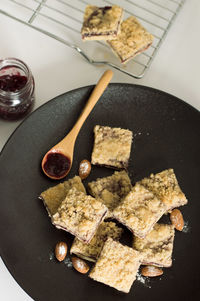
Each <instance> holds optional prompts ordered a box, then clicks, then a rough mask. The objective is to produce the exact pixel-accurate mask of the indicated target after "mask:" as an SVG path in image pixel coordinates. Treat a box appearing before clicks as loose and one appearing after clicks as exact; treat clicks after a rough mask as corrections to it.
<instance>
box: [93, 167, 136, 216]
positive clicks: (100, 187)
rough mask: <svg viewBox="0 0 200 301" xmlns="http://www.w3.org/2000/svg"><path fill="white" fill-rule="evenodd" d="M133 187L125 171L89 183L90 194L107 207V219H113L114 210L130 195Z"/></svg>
mask: <svg viewBox="0 0 200 301" xmlns="http://www.w3.org/2000/svg"><path fill="white" fill-rule="evenodd" d="M131 187H132V186H131V180H130V178H129V176H128V174H127V172H126V171H125V170H122V171H115V172H114V173H113V175H112V176H109V177H105V178H99V179H97V180H96V181H93V182H90V183H88V190H89V192H90V194H91V195H92V196H93V197H95V198H96V199H100V200H102V202H103V204H105V205H106V206H107V208H108V213H107V215H106V218H108V217H112V212H113V210H114V209H115V208H116V207H117V205H118V204H119V202H120V200H121V199H122V198H124V197H125V196H126V195H127V194H128V193H129V191H130V190H131Z"/></svg>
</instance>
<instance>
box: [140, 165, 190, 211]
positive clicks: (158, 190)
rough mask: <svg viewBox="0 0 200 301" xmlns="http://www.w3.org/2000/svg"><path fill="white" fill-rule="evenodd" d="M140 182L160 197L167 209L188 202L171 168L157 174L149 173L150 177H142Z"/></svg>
mask: <svg viewBox="0 0 200 301" xmlns="http://www.w3.org/2000/svg"><path fill="white" fill-rule="evenodd" d="M140 183H141V184H142V185H144V186H145V187H146V188H148V189H149V190H151V191H152V192H153V193H154V194H155V195H156V196H157V197H158V198H159V199H161V200H162V201H163V202H164V203H165V204H166V206H167V210H168V211H169V210H172V209H173V208H175V207H179V206H183V205H185V204H187V202H188V201H187V199H186V196H185V194H184V193H183V192H182V190H181V188H180V186H179V184H178V181H177V178H176V175H175V173H174V170H173V169H172V168H171V169H167V170H164V171H162V172H160V173H157V174H151V175H150V177H148V178H144V179H143V180H142V181H140Z"/></svg>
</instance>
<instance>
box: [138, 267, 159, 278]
mask: <svg viewBox="0 0 200 301" xmlns="http://www.w3.org/2000/svg"><path fill="white" fill-rule="evenodd" d="M141 274H142V276H145V277H157V276H161V275H162V274H163V270H162V269H160V268H158V267H155V266H153V265H147V266H145V267H144V268H142V270H141Z"/></svg>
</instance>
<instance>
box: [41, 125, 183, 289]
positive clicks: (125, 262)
mask: <svg viewBox="0 0 200 301" xmlns="http://www.w3.org/2000/svg"><path fill="white" fill-rule="evenodd" d="M132 138H133V134H132V132H131V131H130V130H128V129H121V128H111V127H108V126H100V125H96V126H95V128H94V145H93V151H92V156H91V163H92V164H93V165H99V166H106V167H109V168H113V169H118V171H115V172H114V173H113V174H112V175H111V176H108V177H104V178H98V179H96V180H95V181H92V182H90V183H88V192H89V194H86V189H85V187H84V185H83V183H82V181H81V178H80V177H79V176H75V177H73V178H72V179H69V180H67V181H65V182H63V183H60V184H58V185H56V186H54V187H51V188H49V189H47V190H46V191H44V192H42V193H41V195H40V199H42V200H43V202H44V205H45V207H46V209H47V211H48V214H49V216H50V218H51V221H52V223H53V224H54V225H55V226H56V227H57V228H59V229H62V230H65V231H67V232H69V233H71V234H73V235H74V236H75V238H74V241H73V244H72V246H71V249H70V253H71V254H76V255H77V256H78V257H80V258H83V259H85V260H88V261H92V262H94V263H95V264H94V267H93V268H92V270H91V271H90V273H89V277H90V278H92V279H94V280H96V281H99V282H102V283H104V284H107V285H109V286H111V287H114V288H116V289H117V290H119V291H122V292H126V293H128V292H129V291H130V288H131V286H132V284H133V282H134V280H135V279H136V274H137V272H138V269H139V267H140V265H153V266H157V267H170V266H171V265H172V250H173V241H174V234H175V230H174V226H173V225H172V224H162V223H158V221H159V219H160V218H161V217H162V216H163V214H166V213H168V212H170V211H171V210H172V209H173V208H175V207H179V206H182V205H185V204H186V203H187V199H186V197H185V195H184V193H183V192H182V191H181V189H180V187H179V184H178V182H177V178H176V176H175V173H174V171H173V169H167V170H164V171H161V172H159V173H157V174H151V175H150V176H149V177H146V178H144V179H142V180H141V181H139V182H137V183H136V184H135V185H134V186H132V184H131V180H130V178H129V175H128V173H127V166H128V161H129V157H130V152H131V144H132ZM120 224H122V225H124V226H125V227H127V229H129V230H130V231H131V232H132V233H133V243H132V247H129V246H126V245H123V244H121V243H120V242H119V240H120V238H121V236H122V234H123V229H122V228H121V227H120Z"/></svg>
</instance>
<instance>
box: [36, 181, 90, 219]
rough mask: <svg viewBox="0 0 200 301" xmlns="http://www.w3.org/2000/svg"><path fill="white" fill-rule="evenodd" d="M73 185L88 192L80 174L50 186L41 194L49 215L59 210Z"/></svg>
mask: <svg viewBox="0 0 200 301" xmlns="http://www.w3.org/2000/svg"><path fill="white" fill-rule="evenodd" d="M72 187H74V188H76V189H77V190H79V191H82V192H84V193H86V191H85V187H84V186H83V183H82V181H81V178H80V177H79V176H75V177H73V178H72V179H69V180H67V181H65V182H63V183H60V184H58V185H56V186H53V187H50V188H48V189H47V190H45V191H43V192H42V193H41V194H40V196H39V198H40V199H41V200H42V201H43V203H44V205H45V207H46V209H47V212H48V214H49V216H52V215H53V214H55V213H56V212H57V210H58V207H59V206H60V204H61V203H62V201H63V200H64V199H65V197H66V195H67V192H68V191H69V190H70V189H71V188H72Z"/></svg>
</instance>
